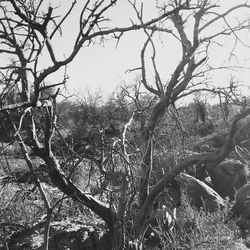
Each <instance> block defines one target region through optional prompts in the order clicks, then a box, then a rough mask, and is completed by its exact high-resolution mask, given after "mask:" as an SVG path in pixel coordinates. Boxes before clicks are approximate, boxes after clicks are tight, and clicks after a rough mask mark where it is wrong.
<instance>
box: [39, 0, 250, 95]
mask: <svg viewBox="0 0 250 250" xmlns="http://www.w3.org/2000/svg"><path fill="white" fill-rule="evenodd" d="M138 1H139V0H138ZM141 1H142V2H143V3H144V17H145V21H146V20H150V19H151V18H152V17H154V16H155V14H156V10H155V9H154V8H152V6H153V4H154V3H155V1H148V0H141ZM160 1H163V0H157V1H156V2H160ZM49 2H51V5H52V6H53V7H58V6H60V5H61V6H60V7H58V8H56V10H55V15H56V14H59V15H61V14H63V13H65V12H66V11H67V9H68V7H69V6H70V5H71V2H72V1H62V0H54V1H49ZM217 2H218V3H220V4H221V6H222V8H221V11H223V10H226V9H227V8H229V7H230V6H232V5H235V4H239V3H245V2H246V1H245V0H232V1H228V0H220V1H217ZM84 3H85V1H78V2H77V5H76V8H75V9H74V10H73V12H72V15H71V16H70V17H69V19H68V20H67V21H66V22H65V23H64V26H63V29H62V32H63V36H62V37H58V38H57V40H56V41H55V43H54V44H53V46H54V48H55V51H56V55H57V58H64V57H65V56H67V55H68V54H69V53H70V52H71V50H72V46H73V41H74V38H75V37H76V35H77V31H78V26H79V21H78V20H79V15H80V10H81V8H82V6H83V4H84ZM248 13H249V17H250V9H249V10H248V12H247V11H244V12H236V13H235V16H234V19H235V18H237V17H240V16H242V15H246V16H247V15H248ZM108 17H109V18H110V19H112V20H113V21H114V25H115V26H117V27H122V26H128V25H130V24H131V22H130V19H133V20H137V19H136V16H135V13H134V11H133V9H132V7H131V5H129V4H128V2H127V0H120V1H118V4H117V6H115V8H114V9H112V10H111V11H110V12H109V13H108ZM235 20H236V19H235ZM228 21H230V20H228ZM189 25H191V24H189ZM214 28H215V27H213V29H214ZM212 31H213V30H211V32H212ZM241 38H242V41H244V43H245V45H247V46H243V45H242V44H240V43H239V44H238V45H237V48H236V50H235V54H236V56H237V57H235V56H232V57H231V61H230V63H232V64H233V65H235V66H236V65H240V66H246V67H247V66H249V68H250V30H249V31H246V32H244V34H241ZM230 39H231V38H230ZM230 39H229V38H228V37H226V38H225V39H222V40H221V41H219V42H221V43H222V44H223V46H217V48H215V47H214V48H213V49H212V50H210V51H209V56H210V62H211V63H212V64H213V65H215V66H216V65H219V66H221V65H226V64H228V63H229V62H228V61H225V60H226V58H228V52H229V51H230V50H231V49H232V46H233V43H232V42H230ZM145 40H146V36H145V34H144V33H143V31H133V32H129V33H126V34H124V36H123V37H122V38H121V39H120V41H119V44H118V46H116V45H117V44H116V41H115V40H112V39H107V40H106V41H105V43H104V44H102V45H99V44H97V45H92V46H89V47H87V46H85V47H83V48H82V49H81V50H80V52H79V54H78V55H77V57H76V58H75V59H74V60H73V62H71V63H70V64H69V65H68V67H67V75H68V77H69V78H68V81H67V87H68V90H69V92H70V93H71V94H76V95H79V96H84V95H86V93H87V91H90V92H91V93H95V92H98V91H101V93H102V95H103V96H104V97H107V96H108V95H110V94H112V92H113V91H115V90H116V89H117V88H118V87H119V85H121V84H123V83H124V82H125V83H127V84H134V83H135V79H136V78H137V77H138V74H139V72H137V73H136V72H133V73H128V72H127V70H129V69H134V68H138V67H140V52H141V49H142V46H143V44H144V42H145ZM162 41H163V42H162ZM155 42H156V45H157V48H158V51H157V63H158V66H159V72H160V73H161V75H162V77H163V80H164V81H165V82H166V81H167V80H168V79H169V78H170V77H171V73H172V72H173V70H174V68H175V66H176V63H177V62H178V61H179V60H180V58H181V47H180V44H178V43H177V42H176V40H175V39H173V38H172V37H171V36H169V35H168V36H159V35H156V36H155ZM44 58H46V55H45V57H44ZM47 63H48V62H47V60H44V61H43V62H41V65H43V64H44V65H46V66H47ZM63 73H64V72H62V71H61V72H60V73H59V74H56V75H54V76H53V77H51V78H49V79H48V82H49V83H51V84H52V83H55V81H60V80H61V79H60V78H61V77H62V75H63ZM231 75H234V76H235V78H236V79H239V81H240V82H241V83H242V84H244V85H246V86H250V81H249V79H250V69H245V70H243V69H241V70H239V69H238V68H236V67H235V68H234V71H231V72H229V71H227V72H225V71H222V70H221V71H218V72H216V73H214V74H213V78H212V81H213V82H214V84H216V86H224V85H225V84H227V83H228V81H229V79H230V77H231ZM244 93H246V94H249V95H250V88H249V89H248V88H247V87H246V88H245V89H244Z"/></svg>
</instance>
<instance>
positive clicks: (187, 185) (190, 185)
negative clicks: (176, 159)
mask: <svg viewBox="0 0 250 250" xmlns="http://www.w3.org/2000/svg"><path fill="white" fill-rule="evenodd" d="M176 180H177V182H179V183H180V188H181V193H182V195H187V197H188V200H190V205H191V206H195V207H197V208H198V209H199V208H201V207H204V208H205V209H206V211H209V212H215V211H217V210H218V209H219V208H221V207H223V206H224V200H223V199H222V197H221V196H220V195H219V194H218V193H216V192H215V191H214V190H213V189H212V188H211V187H209V186H208V185H207V184H205V183H204V182H202V181H200V180H198V179H196V178H194V177H192V176H191V175H188V174H184V173H181V174H179V175H178V176H177V177H176Z"/></svg>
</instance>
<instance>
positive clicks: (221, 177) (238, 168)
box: [206, 159, 247, 199]
mask: <svg viewBox="0 0 250 250" xmlns="http://www.w3.org/2000/svg"><path fill="white" fill-rule="evenodd" d="M246 168H247V166H246V165H245V164H242V163H241V162H240V161H237V160H233V159H229V160H224V161H222V162H221V163H220V164H218V165H217V166H215V165H214V164H208V165H206V169H207V171H208V174H209V176H210V178H211V182H212V185H213V188H214V190H215V191H216V192H218V194H220V195H221V196H222V197H223V198H225V197H229V198H230V199H234V195H235V192H236V190H237V189H239V188H240V187H242V186H243V185H244V184H246V183H247V174H246Z"/></svg>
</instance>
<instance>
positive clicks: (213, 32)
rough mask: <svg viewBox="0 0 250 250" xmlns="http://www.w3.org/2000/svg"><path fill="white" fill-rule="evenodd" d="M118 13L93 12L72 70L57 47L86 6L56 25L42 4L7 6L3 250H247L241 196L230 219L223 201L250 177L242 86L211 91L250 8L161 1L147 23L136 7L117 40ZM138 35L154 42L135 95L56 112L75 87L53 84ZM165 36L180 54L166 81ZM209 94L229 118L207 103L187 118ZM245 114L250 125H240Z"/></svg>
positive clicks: (98, 6) (86, 14)
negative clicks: (92, 55)
mask: <svg viewBox="0 0 250 250" xmlns="http://www.w3.org/2000/svg"><path fill="white" fill-rule="evenodd" d="M119 3H120V1H117V0H112V1H102V0H101V1H99V0H95V1H91V0H90V1H86V3H85V5H84V6H83V8H82V9H81V12H80V14H79V20H78V25H79V26H78V33H77V34H76V37H75V40H74V41H73V43H72V47H71V48H72V50H71V52H70V53H69V54H68V55H65V56H64V57H63V59H59V58H61V56H60V55H61V54H60V53H61V52H58V51H57V50H56V49H55V48H56V43H57V42H58V39H59V38H60V39H63V38H64V34H63V32H62V31H63V27H64V24H65V22H66V20H67V19H68V18H69V17H70V16H71V15H72V13H73V12H72V11H73V10H74V9H75V8H77V6H78V4H77V2H76V1H72V5H71V6H70V7H69V9H68V11H66V13H65V14H64V15H61V14H60V15H59V16H58V15H56V14H55V13H57V12H56V11H57V8H56V7H55V6H53V5H52V3H51V4H50V5H48V2H47V1H43V0H41V1H34V0H29V1H14V0H6V1H1V3H0V11H1V13H2V16H3V17H2V18H0V23H1V28H0V39H1V47H0V53H1V54H3V55H5V56H6V57H5V59H6V60H4V62H3V65H1V67H0V71H1V74H0V85H1V92H0V98H1V99H0V100H1V105H0V119H1V124H0V126H1V128H2V129H1V131H2V132H1V134H0V138H1V141H2V145H1V151H0V152H1V159H0V160H1V161H0V163H1V169H0V171H1V177H0V181H1V183H0V184H1V191H0V193H1V197H0V200H1V204H3V206H2V207H1V209H0V214H1V216H0V218H1V219H0V220H1V221H0V232H1V234H0V235H1V236H0V243H1V244H2V245H1V247H3V248H4V249H23V248H26V249H53V248H57V249H66V248H68V249H79V248H82V249H87V248H89V249H117V250H118V249H135V250H137V249H144V248H148V249H154V248H155V249H157V248H158V249H204V248H206V249H218V248H223V247H225V248H232V249H233V248H236V249H237V244H241V242H240V240H241V237H242V235H241V234H240V230H239V228H240V229H241V230H243V229H244V230H245V229H246V228H247V225H246V224H247V223H249V222H248V217H249V216H248V213H247V212H248V207H247V204H248V201H247V199H246V195H245V193H244V192H245V191H243V192H242V193H244V195H242V197H238V199H236V205H234V206H233V208H232V209H231V206H232V205H231V203H230V202H229V201H226V197H227V196H229V197H230V198H231V197H233V196H234V194H235V193H233V194H232V192H234V190H235V189H236V188H240V187H241V186H243V185H244V184H245V183H246V181H247V177H248V176H247V169H246V163H247V161H248V160H249V156H248V150H249V145H250V144H249V140H250V133H249V122H250V121H249V114H250V108H249V102H248V100H247V97H246V96H242V95H241V94H240V93H238V92H237V90H238V87H237V83H235V82H233V81H230V82H229V86H228V88H225V87H224V88H220V87H218V86H216V87H214V86H210V85H209V84H208V78H207V77H208V74H209V73H210V71H212V70H215V69H216V68H215V67H214V66H213V67H212V66H211V65H210V58H209V55H210V54H209V53H210V51H211V49H213V48H214V46H215V45H216V44H218V39H220V37H224V36H225V35H231V36H232V37H233V38H234V39H235V43H237V42H239V41H241V40H240V37H239V36H240V32H241V31H243V30H245V29H247V28H248V19H246V20H244V19H242V20H240V19H237V21H236V22H234V21H232V23H231V22H228V21H227V18H228V17H230V16H233V15H234V14H235V12H237V11H240V10H241V9H243V10H247V9H248V8H249V7H250V6H249V5H248V4H247V3H244V4H239V5H235V6H233V7H232V8H230V9H228V10H226V11H224V12H221V10H218V12H217V7H218V6H217V3H214V2H213V1H207V0H204V1H163V2H161V3H157V6H156V7H157V10H158V12H157V13H158V14H157V16H155V17H153V18H151V19H150V20H148V21H145V20H146V18H147V16H144V6H143V4H140V3H139V2H137V1H128V4H129V5H130V6H131V10H133V12H134V14H135V15H134V17H135V19H134V20H132V19H131V24H130V25H129V26H124V27H117V26H116V24H115V23H113V22H112V21H110V20H109V15H110V11H112V10H113V11H115V8H116V6H117V5H118V4H119ZM129 18H130V17H128V19H129ZM232 20H233V19H232ZM215 27H216V29H215ZM135 30H141V31H142V32H144V33H145V36H146V40H145V43H144V45H143V47H142V49H141V57H140V63H141V65H140V67H139V68H136V69H132V70H130V71H131V72H139V73H138V74H139V75H140V77H141V79H140V80H139V81H138V82H136V83H134V84H130V85H128V86H126V85H125V86H122V87H121V90H119V91H117V93H115V94H113V95H112V97H110V98H109V99H108V100H107V101H106V102H104V101H102V100H101V99H100V97H99V96H88V98H83V99H82V100H78V101H69V100H67V99H66V100H64V101H62V102H57V98H58V95H59V94H60V88H61V87H62V86H63V85H65V84H66V83H67V74H66V72H64V74H63V75H64V76H63V77H62V79H61V81H59V82H54V83H52V84H49V79H50V77H51V76H52V75H55V74H57V73H58V72H62V70H63V69H65V71H66V67H67V65H68V64H70V62H72V61H73V60H74V59H75V57H76V56H77V55H78V54H79V51H80V50H81V49H82V48H83V47H84V46H86V47H90V46H92V45H93V44H95V45H97V44H102V43H104V44H105V42H106V39H108V38H110V37H114V39H117V42H118V44H119V40H120V39H121V37H122V36H123V35H124V36H125V35H126V33H127V32H129V31H135ZM157 34H161V35H162V39H166V44H167V41H168V37H169V36H173V37H174V38H175V39H176V41H177V42H178V43H179V46H180V48H181V55H180V58H178V60H177V62H176V65H175V68H174V70H173V72H172V74H171V75H170V76H169V78H168V79H165V80H164V78H163V77H162V75H161V72H160V70H159V69H158V68H159V65H157V57H156V56H157V49H158V47H157V43H156V41H157V39H158V37H157ZM60 36H61V37H60ZM66 36H67V34H66ZM235 48H236V47H234V48H233V50H232V51H231V54H229V55H228V56H230V55H232V54H233V52H234V49H235ZM62 54H63V53H62ZM148 56H150V60H148ZM44 57H45V59H46V61H47V62H46V63H45V64H44V63H42V61H43V60H44ZM169 63H173V64H174V63H175V62H172V60H170V62H169ZM148 64H149V65H150V67H151V70H149V69H148V68H149V67H148V66H147V65H148ZM218 68H220V65H218ZM152 74H153V78H152V79H153V80H152V79H151V77H149V75H152ZM200 79H202V80H200ZM201 91H203V92H206V93H210V95H211V96H213V97H215V96H218V97H219V100H220V103H219V105H209V104H208V103H207V102H204V101H202V97H199V96H196V98H195V99H194V101H193V102H192V103H190V104H189V105H187V106H179V105H178V103H179V101H180V100H183V98H185V97H186V96H189V95H191V94H193V93H196V92H199V93H200V92H201ZM236 107H240V108H239V109H241V112H237V115H234V110H235V109H236ZM221 124H224V125H223V126H221ZM221 127H223V130H222V129H221ZM226 158H230V159H231V160H232V161H230V162H229V163H230V164H229V163H227V162H226V164H224V161H225V159H226ZM236 159H239V160H240V162H237V163H236V162H234V160H236ZM184 172H185V173H186V174H183V175H180V173H184ZM189 174H190V175H193V176H194V177H195V178H194V177H191V176H190V175H189ZM218 178H219V179H218ZM191 180H192V183H191ZM225 183H229V184H228V190H223V193H222V192H221V193H220V192H219V191H218V190H220V187H221V185H222V186H226V187H227V185H225ZM211 187H212V188H214V189H217V190H215V191H217V192H218V193H219V194H218V193H216V192H215V191H214V190H213V189H212V188H211ZM221 196H222V197H221ZM242 206H243V207H242ZM244 206H246V207H244ZM242 218H244V220H242ZM242 221H246V224H244V225H243V224H242ZM66 239H67V241H66ZM237 241H239V243H235V242H237ZM244 243H246V240H244Z"/></svg>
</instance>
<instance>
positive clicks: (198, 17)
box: [0, 0, 250, 249]
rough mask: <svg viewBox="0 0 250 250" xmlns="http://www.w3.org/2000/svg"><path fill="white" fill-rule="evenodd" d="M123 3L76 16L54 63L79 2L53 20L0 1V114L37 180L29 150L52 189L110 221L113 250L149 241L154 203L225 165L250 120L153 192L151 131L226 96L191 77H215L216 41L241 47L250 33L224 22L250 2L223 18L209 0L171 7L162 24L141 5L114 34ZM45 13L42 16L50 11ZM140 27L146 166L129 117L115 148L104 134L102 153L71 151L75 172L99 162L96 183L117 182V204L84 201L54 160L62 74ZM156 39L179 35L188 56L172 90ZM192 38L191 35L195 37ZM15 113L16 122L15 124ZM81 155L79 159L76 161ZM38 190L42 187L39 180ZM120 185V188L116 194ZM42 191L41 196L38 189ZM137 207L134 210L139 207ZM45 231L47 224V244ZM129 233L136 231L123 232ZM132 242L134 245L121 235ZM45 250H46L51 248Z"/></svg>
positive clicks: (97, 4)
mask: <svg viewBox="0 0 250 250" xmlns="http://www.w3.org/2000/svg"><path fill="white" fill-rule="evenodd" d="M117 3H118V1H117V0H111V1H103V0H100V1H99V0H95V1H91V0H88V1H86V2H85V5H84V6H83V8H82V10H81V13H80V15H79V26H78V34H77V35H76V37H75V40H74V43H73V44H72V50H71V52H70V53H69V55H68V56H66V57H65V58H64V59H58V58H59V56H58V55H57V53H56V50H55V49H54V47H55V46H56V43H54V41H55V40H56V39H55V38H56V36H57V35H58V34H60V32H61V29H62V28H63V25H64V22H65V20H66V19H67V18H68V16H70V14H71V13H72V10H73V9H74V8H75V7H76V6H77V2H76V1H72V5H71V7H70V8H69V9H68V11H67V12H66V13H65V14H64V15H63V16H61V17H57V16H54V12H55V8H54V7H51V6H49V7H47V6H46V1H43V0H40V1H34V0H30V1H25V2H24V1H14V0H9V1H1V4H0V8H1V9H0V11H1V13H2V15H1V16H2V17H1V18H0V24H1V29H0V39H1V47H0V52H1V54H4V55H6V58H7V59H9V60H7V61H6V63H5V65H3V66H1V67H0V70H1V79H0V83H1V93H0V99H1V109H0V112H1V114H2V115H3V117H4V118H6V119H7V120H8V122H9V123H11V124H12V127H13V128H12V130H13V136H14V137H15V139H17V140H18V142H19V144H20V146H21V148H22V151H23V154H24V155H25V159H26V161H27V165H28V167H29V168H30V170H31V171H32V173H33V174H34V175H35V176H36V174H35V172H34V169H33V165H32V163H31V160H30V158H29V153H28V150H27V149H26V147H25V145H26V146H28V147H29V148H31V150H32V152H33V153H34V154H35V155H36V156H38V157H40V158H41V159H42V160H43V161H44V162H45V165H46V168H47V173H48V175H49V177H50V179H51V182H52V183H53V184H54V185H56V186H57V187H58V188H59V189H60V190H61V191H62V192H63V193H64V194H65V195H67V196H68V197H71V198H72V199H74V200H75V201H77V202H79V203H81V204H83V205H85V206H86V207H87V208H89V209H91V210H92V211H93V212H94V213H95V214H96V215H98V216H99V217H100V218H101V219H102V220H103V221H104V222H105V223H106V225H107V228H108V230H109V235H110V239H111V240H112V243H113V247H114V249H123V248H124V246H125V244H126V243H128V241H129V237H131V238H130V240H131V241H132V242H133V243H134V244H133V245H134V246H133V247H134V248H137V249H141V248H142V246H143V238H144V234H145V232H146V229H147V227H148V225H149V222H150V221H151V218H152V216H153V214H152V209H153V204H154V201H155V198H156V196H157V195H158V194H159V193H160V192H161V191H162V190H163V189H164V188H165V186H166V185H167V184H168V183H169V182H171V181H172V180H173V179H174V178H175V176H176V175H178V174H179V173H180V172H181V171H182V170H183V169H185V168H187V167H188V166H190V165H192V164H196V165H201V164H204V163H207V162H220V161H222V160H223V159H224V158H225V157H226V156H227V155H228V154H229V152H231V151H232V150H233V148H234V146H235V143H234V135H235V133H236V132H237V126H236V125H237V122H238V121H239V120H240V119H242V118H244V117H245V116H247V115H249V113H250V110H249V109H246V110H245V111H244V112H243V113H242V114H240V115H239V116H237V117H236V119H235V121H234V122H233V124H232V125H231V129H230V133H229V136H228V139H227V141H226V144H225V145H224V147H223V148H222V150H221V151H219V152H212V153H209V154H201V155H194V156H190V157H188V158H186V159H184V160H183V161H181V162H180V163H179V164H178V165H176V166H175V167H174V168H173V169H172V170H171V171H170V172H168V173H166V174H165V175H164V177H163V178H162V179H161V180H160V181H159V182H158V183H157V184H155V185H154V186H153V187H151V188H150V186H149V180H150V174H151V170H152V167H153V150H154V133H155V129H156V127H157V125H158V124H159V121H160V120H161V119H162V117H163V116H164V114H165V113H166V111H167V110H168V108H169V107H170V106H172V105H174V104H175V102H176V101H177V100H179V99H180V98H182V97H184V96H186V95H188V94H191V93H193V92H194V91H199V90H206V91H213V92H216V91H218V92H219V91H220V90H219V89H212V90H211V89H209V88H208V87H207V86H206V87H203V86H202V85H201V84H200V83H197V82H195V78H196V77H204V74H205V72H207V71H208V70H209V67H208V66H207V67H205V68H204V67H203V66H204V65H207V64H206V63H207V61H208V55H207V52H208V48H209V46H210V45H211V43H212V42H213V41H214V40H216V39H217V38H218V37H219V36H224V35H231V36H234V37H235V39H236V40H238V39H239V38H238V36H237V31H239V30H242V29H244V28H246V27H247V22H245V21H239V22H238V23H237V24H236V25H235V26H230V25H229V24H228V22H227V21H226V18H227V16H229V15H231V14H233V12H234V11H235V10H238V9H240V8H245V9H247V8H249V7H250V6H249V5H248V4H241V5H237V6H234V7H233V8H231V9H229V10H227V11H225V12H224V13H221V14H219V13H216V12H215V10H216V8H217V7H218V6H217V5H215V4H213V3H211V2H210V1H207V0H205V1H194V2H193V1H191V2H190V3H189V1H171V2H169V3H166V4H163V5H162V6H160V8H159V15H158V16H157V17H156V18H154V19H151V20H149V21H144V16H143V5H141V7H140V8H138V6H137V2H136V1H131V2H130V4H131V6H132V8H133V9H134V11H135V13H136V14H137V17H138V21H133V22H132V24H131V25H130V26H128V27H115V26H112V22H111V23H110V22H108V21H109V20H108V11H109V10H110V9H111V8H115V5H116V4H117ZM214 9H215V10H214ZM45 10H46V12H44V11H45ZM213 10H214V11H213ZM189 19H192V21H190V25H191V24H192V29H191V31H189V32H188V31H187V30H186V26H185V24H186V23H187V22H189ZM220 21H224V24H226V25H224V26H223V25H222V28H221V29H220V30H219V31H218V30H216V32H215V33H212V34H211V33H210V35H206V30H207V29H209V28H210V27H212V26H213V25H217V23H218V22H220ZM169 24H171V25H172V26H171V27H172V29H168V25H169ZM138 29H143V30H144V32H145V34H146V36H147V39H146V42H145V44H144V46H143V48H142V51H141V67H140V70H141V77H142V78H141V82H142V84H143V86H144V87H145V88H146V90H147V91H149V92H151V93H152V94H154V95H155V96H157V98H158V102H157V103H156V104H155V106H154V107H153V109H152V112H151V114H150V117H149V119H148V121H147V123H146V125H145V127H144V128H145V131H144V133H143V135H144V137H143V151H142V154H141V158H140V159H138V158H139V157H137V158H136V157H135V158H132V160H131V157H130V154H131V152H130V150H129V149H128V147H127V139H126V138H127V135H128V127H129V126H130V125H131V123H132V122H133V120H134V119H135V117H136V114H133V115H132V116H131V119H130V120H129V121H128V123H127V124H125V126H124V130H123V132H122V139H121V140H120V141H115V143H113V145H112V148H111V149H110V147H108V146H107V144H106V139H107V138H106V136H105V133H103V131H100V138H101V139H100V144H99V147H96V148H90V147H83V151H82V152H78V153H76V152H73V150H72V157H73V158H74V160H75V165H77V164H79V162H80V161H81V160H82V159H83V158H86V159H89V160H91V161H92V162H94V163H95V166H96V167H97V169H98V170H99V172H100V175H101V176H103V177H104V179H105V182H103V183H102V184H103V186H104V187H106V186H107V185H108V184H110V183H112V187H113V189H112V192H110V194H111V196H112V197H111V198H112V199H111V198H110V199H109V200H107V202H108V204H106V203H104V202H103V201H101V200H98V199H97V198H95V197H94V196H92V195H89V194H86V193H84V192H83V191H82V190H81V189H80V188H79V187H78V186H77V185H75V184H74V183H73V182H72V180H71V175H70V174H69V175H67V174H66V172H64V171H63V170H62V166H63V164H64V163H61V162H59V161H58V159H57V158H56V156H55V155H54V154H53V149H52V141H53V136H54V133H55V130H56V128H57V119H56V118H57V116H56V97H57V95H58V94H59V91H60V87H61V86H62V85H64V84H66V81H67V74H66V66H67V65H68V64H69V63H70V62H72V61H73V60H74V58H75V57H76V56H77V54H78V52H79V51H80V49H81V48H82V47H83V46H90V45H91V44H92V43H94V42H95V41H96V40H97V41H98V40H99V41H101V40H103V39H105V37H107V36H109V35H110V36H114V37H115V38H116V39H118V41H119V39H120V37H121V36H122V35H123V34H124V33H125V32H128V31H131V30H138ZM157 32H166V33H168V34H170V35H173V36H174V37H175V38H176V39H177V41H178V42H179V44H180V45H181V48H182V57H181V58H180V59H179V62H178V64H177V65H176V68H175V70H174V72H173V74H172V76H171V78H170V79H169V81H167V82H166V83H164V82H163V80H162V78H161V75H160V72H159V71H158V69H157V64H156V47H155V45H154V40H153V39H154V36H155V34H156V33H157ZM187 32H188V33H187ZM190 32H192V34H191V36H190ZM189 37H191V38H189ZM149 46H151V48H152V52H153V54H152V57H151V63H152V66H153V70H154V74H155V81H154V84H150V83H149V81H148V79H147V72H146V65H145V64H146V59H145V57H146V50H147V49H148V47H149ZM45 56H46V60H47V64H46V65H45V66H42V65H41V64H40V60H42V59H43V58H44V57H45ZM61 69H64V70H65V74H64V77H63V78H62V79H61V81H59V82H56V83H53V84H50V85H49V84H48V83H47V82H46V80H47V79H48V78H49V76H50V75H53V74H55V73H56V72H58V71H59V70H61ZM50 88H56V91H54V92H50V91H48V92H49V94H46V95H44V93H45V92H46V91H45V90H47V89H50ZM13 93H14V94H13ZM46 93H47V92H46ZM11 94H12V96H11V98H10V95H11ZM13 95H14V96H13ZM38 112H43V114H44V119H43V131H42V134H40V135H38V123H37V120H36V114H37V113H38ZM13 113H15V114H17V115H16V116H15V117H14V116H12V114H13ZM13 117H14V118H15V119H14V118H13ZM17 118H18V119H17ZM80 153H81V155H79V154H80ZM132 153H134V152H132ZM138 165H139V171H138ZM111 170H112V171H111ZM135 175H138V179H139V185H137V183H135ZM36 182H37V186H38V187H39V179H38V178H37V177H36ZM117 186H118V188H116V187H117ZM39 189H40V191H41V193H43V190H42V188H39ZM137 200H138V201H139V202H137ZM44 202H45V206H46V208H47V213H48V217H49V214H50V213H51V209H52V207H51V205H50V204H49V203H48V202H47V201H46V199H44ZM133 205H134V206H135V205H137V209H135V208H134V207H133ZM132 207H133V208H132ZM131 221H132V223H131ZM48 231H49V223H48V227H47V236H48ZM128 231H129V232H130V233H129V234H126V232H128ZM128 235H129V237H125V236H128ZM46 249H48V245H47V243H46Z"/></svg>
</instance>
